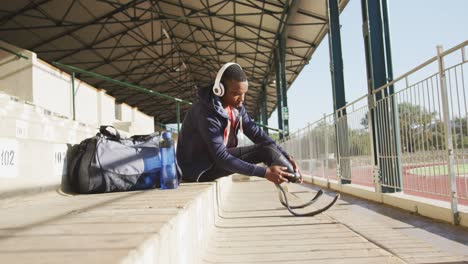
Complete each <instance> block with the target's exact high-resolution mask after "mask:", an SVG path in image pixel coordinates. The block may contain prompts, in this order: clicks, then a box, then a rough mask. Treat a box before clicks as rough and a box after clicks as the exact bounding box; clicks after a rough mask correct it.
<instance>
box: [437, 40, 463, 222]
mask: <svg viewBox="0 0 468 264" xmlns="http://www.w3.org/2000/svg"><path fill="white" fill-rule="evenodd" d="M442 52H443V49H442V46H437V59H438V64H439V76H440V93H441V97H442V98H441V99H442V112H443V116H444V128H445V144H446V149H447V162H448V164H447V165H448V174H449V177H450V206H451V209H452V216H453V219H452V223H453V224H454V225H458V224H459V222H460V218H459V213H458V201H457V182H456V178H455V157H454V155H453V138H452V124H451V120H450V111H449V102H448V94H447V81H446V77H445V66H444V59H443V57H442V56H441V55H440V54H441V53H442Z"/></svg>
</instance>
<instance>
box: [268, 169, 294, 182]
mask: <svg viewBox="0 0 468 264" xmlns="http://www.w3.org/2000/svg"><path fill="white" fill-rule="evenodd" d="M287 170H288V168H287V167H283V166H270V167H268V168H267V171H266V174H265V178H266V179H267V180H269V181H271V182H273V183H277V184H281V183H283V182H288V179H286V176H291V177H293V176H294V175H293V174H291V173H289V172H287Z"/></svg>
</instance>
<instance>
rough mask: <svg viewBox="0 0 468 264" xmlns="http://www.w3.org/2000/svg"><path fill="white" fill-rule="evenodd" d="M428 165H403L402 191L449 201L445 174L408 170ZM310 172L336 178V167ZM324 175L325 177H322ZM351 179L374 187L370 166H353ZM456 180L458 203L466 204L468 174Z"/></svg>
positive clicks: (448, 180) (447, 180)
mask: <svg viewBox="0 0 468 264" xmlns="http://www.w3.org/2000/svg"><path fill="white" fill-rule="evenodd" d="M428 166H434V164H424V165H421V164H418V165H408V166H403V188H404V193H405V194H410V195H414V196H418V197H425V198H431V199H436V200H440V201H447V202H449V201H450V196H449V194H450V179H449V177H448V176H447V175H434V176H422V175H416V174H412V173H410V172H409V171H410V170H412V169H414V168H419V167H428ZM311 174H312V175H313V176H316V177H321V178H329V179H331V180H337V177H336V169H325V170H324V171H323V170H322V169H320V170H316V171H312V172H311ZM324 175H325V177H323V176H324ZM351 179H352V183H354V184H358V185H363V186H368V187H374V183H373V177H372V167H369V166H366V167H353V168H352V169H351ZM456 182H457V194H458V195H457V196H458V203H459V204H461V205H468V175H458V176H457V177H456Z"/></svg>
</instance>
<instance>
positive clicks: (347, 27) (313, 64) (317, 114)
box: [268, 0, 468, 132]
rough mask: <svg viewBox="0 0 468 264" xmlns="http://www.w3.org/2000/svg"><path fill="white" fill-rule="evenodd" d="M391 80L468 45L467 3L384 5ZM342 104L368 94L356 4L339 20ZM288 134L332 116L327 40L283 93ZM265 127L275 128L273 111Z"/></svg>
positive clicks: (391, 1)
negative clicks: (439, 53)
mask: <svg viewBox="0 0 468 264" xmlns="http://www.w3.org/2000/svg"><path fill="white" fill-rule="evenodd" d="M387 1H388V5H389V8H388V9H389V10H388V11H389V20H390V34H391V49H392V60H393V76H394V78H396V77H398V76H400V75H402V74H404V73H406V72H408V71H409V70H411V69H412V68H414V67H416V66H418V65H419V64H421V63H423V62H424V61H426V60H428V59H430V58H431V57H433V56H435V55H436V46H437V45H442V46H443V48H444V49H445V50H446V49H449V48H451V47H453V46H456V45H457V44H460V43H461V42H463V41H465V40H468V0H387ZM340 24H341V45H342V53H343V71H344V80H345V93H346V101H347V102H352V101H353V100H355V99H357V98H359V97H361V96H363V95H365V94H366V93H367V84H366V78H367V77H366V70H365V69H366V66H365V55H364V40H363V35H362V15H361V1H360V0H349V3H348V5H347V6H346V8H345V9H344V11H343V12H342V13H341V15H340ZM288 107H289V118H290V119H289V125H290V132H294V131H296V130H298V129H300V128H303V127H305V126H307V124H308V123H313V122H315V121H317V120H319V119H320V118H322V117H323V115H324V114H331V113H332V112H333V101H332V88H331V77H330V58H329V50H328V36H326V37H325V38H324V40H323V41H322V43H321V44H320V45H319V46H318V48H317V50H316V51H315V52H314V54H313V55H312V58H311V59H310V61H309V64H308V65H306V66H305V67H304V69H303V70H302V72H301V73H300V74H299V76H298V77H297V79H296V80H295V81H294V83H293V84H292V86H291V87H290V88H289V90H288ZM268 125H269V126H271V127H278V114H277V111H274V112H273V114H272V115H271V117H270V119H269V120H268Z"/></svg>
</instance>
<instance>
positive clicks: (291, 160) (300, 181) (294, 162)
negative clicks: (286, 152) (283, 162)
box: [288, 156, 304, 183]
mask: <svg viewBox="0 0 468 264" xmlns="http://www.w3.org/2000/svg"><path fill="white" fill-rule="evenodd" d="M288 159H289V162H291V165H292V166H293V169H294V172H295V173H297V174H299V183H302V182H303V181H304V179H303V178H302V173H301V171H300V170H299V166H297V163H296V161H295V160H294V159H293V157H291V156H289V157H288Z"/></svg>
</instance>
